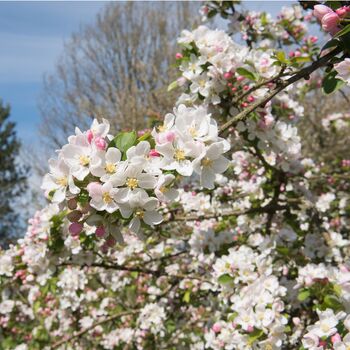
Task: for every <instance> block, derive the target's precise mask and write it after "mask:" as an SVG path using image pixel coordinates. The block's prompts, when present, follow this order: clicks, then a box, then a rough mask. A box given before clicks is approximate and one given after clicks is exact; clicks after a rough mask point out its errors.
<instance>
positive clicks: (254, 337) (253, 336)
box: [248, 329, 264, 344]
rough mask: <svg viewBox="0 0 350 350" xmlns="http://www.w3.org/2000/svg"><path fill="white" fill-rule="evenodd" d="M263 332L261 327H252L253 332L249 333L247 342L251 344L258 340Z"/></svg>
mask: <svg viewBox="0 0 350 350" xmlns="http://www.w3.org/2000/svg"><path fill="white" fill-rule="evenodd" d="M263 334H264V332H263V331H262V330H261V329H254V331H253V332H251V333H250V334H249V340H248V342H249V344H253V343H254V342H255V341H256V340H258V339H259V338H260V337H261V336H262V335H263Z"/></svg>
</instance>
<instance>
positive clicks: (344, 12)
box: [335, 6, 350, 17]
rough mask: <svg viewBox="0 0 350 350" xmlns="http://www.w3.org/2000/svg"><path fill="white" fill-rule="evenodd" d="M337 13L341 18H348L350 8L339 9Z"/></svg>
mask: <svg viewBox="0 0 350 350" xmlns="http://www.w3.org/2000/svg"><path fill="white" fill-rule="evenodd" d="M335 12H336V14H337V15H338V16H340V17H343V16H346V14H347V13H348V12H350V6H343V7H339V8H338V9H337V10H335Z"/></svg>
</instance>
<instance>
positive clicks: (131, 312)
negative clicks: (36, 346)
mask: <svg viewBox="0 0 350 350" xmlns="http://www.w3.org/2000/svg"><path fill="white" fill-rule="evenodd" d="M138 312H140V310H130V311H124V312H120V313H118V314H116V315H112V316H109V317H107V318H105V319H103V320H101V321H98V322H96V323H94V324H93V325H92V326H90V327H87V328H85V329H82V330H81V331H79V332H76V333H74V334H73V335H71V336H69V337H66V338H63V339H62V340H59V341H58V342H56V343H54V344H53V345H52V346H51V348H52V349H56V348H58V347H59V346H61V345H63V344H65V343H68V342H70V341H71V340H73V339H75V338H79V337H81V336H82V335H84V334H85V333H87V332H89V331H91V330H92V329H94V328H96V327H97V326H100V325H101V324H103V323H106V322H109V321H113V320H115V319H117V318H120V317H122V316H126V315H132V314H136V313H138Z"/></svg>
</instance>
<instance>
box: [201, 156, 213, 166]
mask: <svg viewBox="0 0 350 350" xmlns="http://www.w3.org/2000/svg"><path fill="white" fill-rule="evenodd" d="M201 164H202V165H203V166H211V165H212V164H213V161H212V160H211V159H209V158H208V157H205V158H203V159H202V161H201Z"/></svg>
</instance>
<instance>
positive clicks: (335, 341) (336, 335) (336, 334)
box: [331, 333, 341, 344]
mask: <svg viewBox="0 0 350 350" xmlns="http://www.w3.org/2000/svg"><path fill="white" fill-rule="evenodd" d="M331 341H332V343H333V344H334V343H337V342H340V341H341V336H340V334H339V333H335V334H334V335H333V336H332V337H331Z"/></svg>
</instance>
